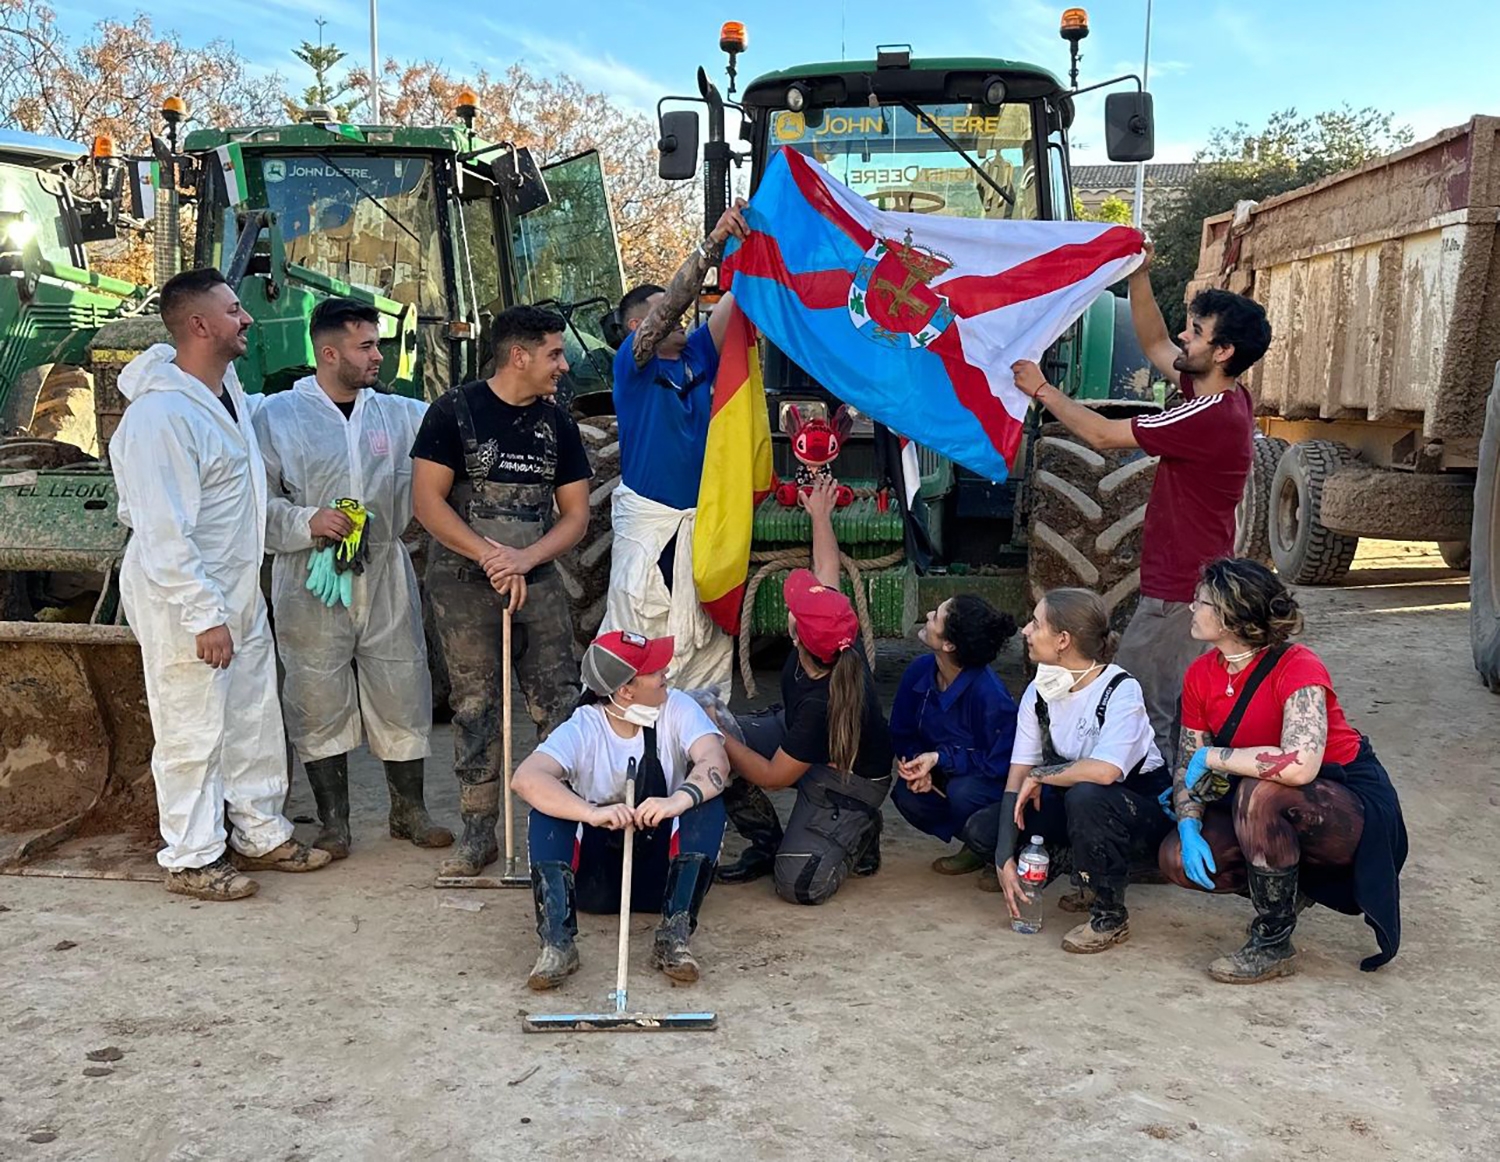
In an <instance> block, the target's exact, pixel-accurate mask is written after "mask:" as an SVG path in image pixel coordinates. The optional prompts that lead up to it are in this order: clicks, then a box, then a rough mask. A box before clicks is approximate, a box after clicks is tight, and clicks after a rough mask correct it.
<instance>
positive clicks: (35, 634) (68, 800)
mask: <svg viewBox="0 0 1500 1162" xmlns="http://www.w3.org/2000/svg"><path fill="white" fill-rule="evenodd" d="M151 741H152V736H151V720H150V718H149V716H148V715H147V711H146V687H145V679H144V677H143V676H142V673H141V651H140V647H139V646H138V645H137V644H136V640H135V635H134V634H133V633H131V631H130V630H129V629H128V628H127V627H125V626H120V625H70V624H66V623H52V622H24V621H8V622H0V870H5V869H7V868H11V867H15V866H18V865H20V864H23V863H25V862H26V861H27V860H30V859H33V858H35V857H36V856H38V855H41V854H42V853H44V852H46V851H48V850H50V849H51V848H53V847H56V846H57V845H58V844H60V843H62V842H63V841H64V840H67V839H70V838H72V837H73V836H75V835H78V834H103V833H107V832H113V831H121V830H132V831H137V830H138V831H142V832H149V831H150V830H153V829H154V823H155V819H156V803H155V797H154V790H153V787H152V784H151V767H150V762H151Z"/></svg>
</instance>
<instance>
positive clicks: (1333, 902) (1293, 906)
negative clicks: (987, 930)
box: [1161, 560, 1406, 984]
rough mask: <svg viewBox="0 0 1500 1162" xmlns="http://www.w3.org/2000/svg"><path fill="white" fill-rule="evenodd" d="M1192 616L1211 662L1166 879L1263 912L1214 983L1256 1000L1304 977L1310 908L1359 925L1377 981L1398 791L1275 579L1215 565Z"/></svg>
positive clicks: (1184, 768) (1185, 740)
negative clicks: (1257, 986) (1273, 985)
mask: <svg viewBox="0 0 1500 1162" xmlns="http://www.w3.org/2000/svg"><path fill="white" fill-rule="evenodd" d="M1193 604H1194V610H1193V628H1192V633H1193V637H1194V638H1196V639H1197V640H1198V641H1201V642H1205V643H1207V644H1208V645H1210V646H1212V647H1213V648H1212V649H1211V650H1210V651H1209V652H1208V653H1206V654H1204V655H1203V656H1202V657H1200V658H1199V659H1198V660H1197V661H1195V662H1194V663H1193V664H1192V665H1191V666H1190V667H1189V668H1188V672H1187V676H1186V678H1185V679H1184V681H1183V688H1182V741H1181V745H1180V746H1179V747H1178V755H1179V759H1178V766H1179V769H1178V771H1177V772H1176V777H1175V779H1174V788H1173V801H1174V805H1175V807H1176V812H1177V816H1178V823H1177V834H1176V835H1171V836H1168V837H1167V839H1166V841H1165V842H1164V843H1163V844H1162V846H1161V869H1162V871H1163V872H1164V873H1165V874H1166V875H1167V876H1168V877H1169V878H1170V879H1172V880H1173V881H1175V882H1176V883H1178V884H1180V885H1181V886H1182V887H1185V888H1191V887H1197V888H1202V889H1205V890H1207V891H1221V892H1224V891H1244V890H1245V889H1247V888H1248V891H1249V896H1250V901H1251V903H1252V904H1253V905H1254V906H1255V919H1254V920H1253V921H1251V924H1250V939H1249V940H1248V941H1247V942H1246V944H1245V946H1244V947H1243V948H1241V949H1240V950H1239V951H1238V952H1236V953H1235V954H1234V955H1233V956H1225V957H1221V958H1219V959H1218V960H1216V961H1214V962H1213V964H1211V965H1210V966H1209V969H1208V972H1209V975H1210V976H1212V977H1213V978H1214V979H1215V980H1219V981H1224V982H1226V983H1229V984H1251V983H1254V982H1256V981H1262V980H1269V979H1270V978H1272V977H1277V976H1286V975H1288V974H1290V973H1291V972H1293V971H1295V958H1296V950H1295V949H1294V948H1293V947H1292V929H1293V928H1294V927H1295V926H1296V923H1297V913H1298V912H1299V911H1300V910H1301V909H1302V908H1303V907H1306V906H1307V905H1308V904H1309V903H1311V902H1316V903H1320V904H1325V905H1327V906H1328V907H1331V908H1335V909H1337V910H1338V911H1341V912H1347V913H1349V914H1351V915H1358V914H1359V913H1361V912H1363V913H1364V915H1365V922H1366V923H1367V924H1369V925H1370V927H1372V928H1373V929H1374V930H1375V938H1376V941H1377V943H1378V944H1379V945H1380V952H1379V953H1378V954H1376V955H1374V956H1370V957H1366V958H1365V959H1364V960H1363V961H1361V962H1360V968H1362V969H1364V970H1365V971H1366V972H1369V971H1372V970H1374V969H1377V968H1379V967H1380V966H1381V965H1382V964H1385V963H1386V962H1387V961H1388V960H1390V959H1391V957H1393V956H1395V955H1396V949H1397V948H1398V946H1399V945H1400V942H1401V913H1400V905H1399V894H1398V884H1397V876H1398V874H1399V872H1400V870H1401V865H1402V864H1403V863H1404V862H1405V860H1406V826H1405V824H1404V823H1403V821H1402V818H1401V805H1400V803H1399V801H1398V800H1397V798H1396V790H1395V788H1394V787H1392V786H1391V780H1390V777H1389V776H1388V775H1387V774H1386V772H1385V768H1384V767H1382V766H1381V765H1380V760H1379V759H1377V758H1376V757H1375V752H1374V750H1372V749H1371V747H1370V742H1369V740H1368V739H1367V738H1365V737H1364V736H1362V735H1361V734H1360V733H1359V732H1358V731H1356V730H1355V729H1354V728H1353V727H1351V726H1350V725H1349V723H1348V721H1347V720H1346V719H1345V717H1344V712H1343V710H1342V708H1341V707H1340V706H1339V700H1338V697H1337V696H1336V695H1335V694H1334V692H1333V680H1332V679H1331V678H1330V677H1329V676H1328V670H1327V668H1326V667H1325V666H1324V665H1323V663H1322V661H1321V660H1320V659H1319V658H1318V655H1317V654H1315V653H1313V651H1312V650H1310V649H1308V648H1307V647H1306V646H1302V645H1288V644H1287V640H1288V639H1289V638H1290V637H1291V636H1292V635H1293V634H1295V633H1297V632H1298V631H1299V630H1300V629H1301V628H1302V614H1301V612H1300V611H1299V610H1298V608H1297V602H1296V599H1295V598H1294V597H1293V596H1292V595H1291V594H1290V593H1289V592H1288V591H1287V589H1286V587H1285V586H1284V585H1282V583H1281V581H1280V580H1279V579H1278V578H1277V577H1276V576H1275V574H1273V573H1271V572H1270V570H1268V569H1266V568H1264V567H1262V566H1261V565H1258V564H1256V563H1255V562H1253V561H1245V560H1224V561H1216V562H1214V563H1213V564H1211V565H1209V566H1208V567H1207V568H1206V569H1204V571H1203V579H1202V581H1201V582H1200V583H1199V586H1198V593H1197V596H1196V599H1195V601H1194V603H1193ZM1299 888H1300V889H1301V891H1300V892H1299Z"/></svg>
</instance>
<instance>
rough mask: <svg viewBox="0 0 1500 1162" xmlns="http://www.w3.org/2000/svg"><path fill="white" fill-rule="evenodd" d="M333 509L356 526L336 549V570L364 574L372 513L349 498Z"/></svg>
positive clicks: (335, 503)
mask: <svg viewBox="0 0 1500 1162" xmlns="http://www.w3.org/2000/svg"><path fill="white" fill-rule="evenodd" d="M333 507H334V508H336V509H338V510H339V511H340V512H341V513H343V514H344V515H345V516H347V517H348V518H349V521H350V523H351V524H352V525H353V526H354V527H353V528H352V529H350V530H349V535H348V536H346V537H345V538H344V539H343V540H341V541H340V542H339V543H338V545H337V546H336V547H335V549H334V559H333V564H334V568H335V569H336V570H337V571H338V572H339V573H345V572H348V571H349V570H351V569H352V570H353V571H354V572H356V573H362V572H364V568H365V555H366V553H365V525H366V523H367V522H368V521H369V518H370V513H369V511H368V510H367V509H366V508H365V506H364V505H362V504H360V502H359V501H357V500H350V499H349V498H348V497H347V496H345V497H341V498H340V499H338V500H335V501H334V502H333ZM345 604H347V602H346V603H345Z"/></svg>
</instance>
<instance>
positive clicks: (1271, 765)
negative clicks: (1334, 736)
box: [1255, 686, 1328, 780]
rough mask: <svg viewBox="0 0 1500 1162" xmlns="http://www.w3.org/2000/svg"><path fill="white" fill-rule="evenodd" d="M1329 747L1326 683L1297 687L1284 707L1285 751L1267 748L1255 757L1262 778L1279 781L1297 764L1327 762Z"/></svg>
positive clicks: (1283, 730) (1317, 764) (1282, 716)
mask: <svg viewBox="0 0 1500 1162" xmlns="http://www.w3.org/2000/svg"><path fill="white" fill-rule="evenodd" d="M1327 747H1328V693H1327V691H1325V690H1324V689H1323V687H1322V686H1303V687H1302V688H1301V689H1300V690H1293V691H1292V696H1291V697H1290V698H1288V699H1287V700H1286V705H1285V706H1283V707H1282V708H1281V753H1280V754H1277V753H1276V752H1275V751H1272V750H1263V751H1261V752H1259V753H1257V754H1256V756H1255V766H1256V773H1257V774H1258V775H1259V776H1260V777H1261V778H1262V779H1271V780H1278V779H1280V777H1281V774H1282V772H1283V771H1285V770H1286V769H1287V768H1288V767H1290V766H1292V765H1294V764H1297V763H1313V760H1315V759H1316V760H1317V761H1316V763H1315V764H1314V765H1316V766H1322V765H1323V752H1324V750H1325V749H1327Z"/></svg>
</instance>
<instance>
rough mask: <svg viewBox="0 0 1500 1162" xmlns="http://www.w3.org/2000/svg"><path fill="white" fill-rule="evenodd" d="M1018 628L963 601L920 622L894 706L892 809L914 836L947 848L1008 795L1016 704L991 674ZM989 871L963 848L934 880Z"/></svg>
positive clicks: (945, 859)
mask: <svg viewBox="0 0 1500 1162" xmlns="http://www.w3.org/2000/svg"><path fill="white" fill-rule="evenodd" d="M1015 632H1016V622H1015V619H1014V618H1013V617H1011V616H1010V614H1008V613H1001V612H1000V611H999V610H997V609H996V608H995V607H994V606H992V605H991V604H990V603H989V602H987V601H985V600H984V598H982V597H976V596H975V595H974V594H972V593H960V594H958V595H957V596H956V597H950V598H949V599H948V600H947V601H944V602H943V603H942V604H941V605H939V606H938V607H937V608H936V609H934V610H933V611H932V612H930V613H929V614H928V615H927V623H926V624H925V625H924V626H923V627H922V630H921V632H920V634H919V635H918V636H919V638H920V640H921V642H922V644H923V645H925V646H926V647H927V648H928V650H929V651H930V652H929V653H928V654H926V655H925V656H924V657H920V658H918V659H917V660H916V661H914V662H912V664H911V665H909V666H907V667H906V673H904V674H903V675H901V685H900V686H899V687H898V688H897V690H896V698H895V701H894V702H893V703H892V704H891V742H892V744H893V745H894V746H895V750H896V760H897V761H896V773H897V775H899V776H900V781H898V782H897V783H896V785H895V787H894V789H893V790H892V791H891V801H892V802H893V803H894V804H895V805H896V810H898V811H900V812H901V814H902V816H904V817H905V819H906V821H907V822H908V823H910V824H911V825H912V826H913V827H915V828H916V829H917V830H918V831H924V832H926V833H927V834H928V835H935V836H937V838H939V839H941V840H942V841H943V842H944V843H947V842H948V841H949V840H951V839H952V838H953V837H954V836H956V835H957V834H958V833H959V832H960V831H962V830H963V826H964V824H965V823H967V822H968V821H969V817H970V816H971V815H973V814H974V812H976V811H978V810H980V808H982V807H988V806H990V805H991V804H992V803H998V802H999V801H1000V797H1001V796H1002V795H1003V794H1005V780H1006V774H1007V772H1008V770H1009V768H1010V747H1011V743H1012V742H1013V741H1014V740H1015V734H1016V704H1015V701H1014V700H1013V699H1012V698H1011V696H1010V692H1009V691H1008V690H1006V688H1005V686H1004V684H1003V683H1002V682H1001V681H1000V679H999V677H998V676H996V674H995V672H994V671H993V670H992V669H990V663H992V662H993V661H994V660H995V657H996V655H997V654H999V652H1000V650H1001V649H1002V648H1003V647H1004V645H1005V643H1006V642H1008V641H1009V640H1010V639H1011V637H1013V636H1014V635H1015ZM984 868H988V869H990V875H991V876H993V874H994V865H993V864H992V863H990V862H989V861H988V860H984V859H981V858H980V857H979V856H977V855H975V854H974V852H972V851H971V850H969V848H967V847H963V848H960V849H959V850H958V852H957V853H956V854H954V855H945V856H940V857H939V858H938V859H937V860H935V861H934V862H933V865H932V870H933V871H935V872H938V873H939V874H941V875H949V876H957V875H966V874H968V873H969V872H973V871H980V870H981V869H984Z"/></svg>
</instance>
